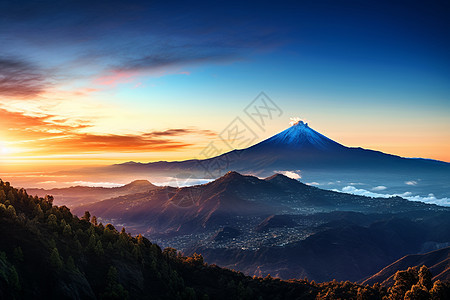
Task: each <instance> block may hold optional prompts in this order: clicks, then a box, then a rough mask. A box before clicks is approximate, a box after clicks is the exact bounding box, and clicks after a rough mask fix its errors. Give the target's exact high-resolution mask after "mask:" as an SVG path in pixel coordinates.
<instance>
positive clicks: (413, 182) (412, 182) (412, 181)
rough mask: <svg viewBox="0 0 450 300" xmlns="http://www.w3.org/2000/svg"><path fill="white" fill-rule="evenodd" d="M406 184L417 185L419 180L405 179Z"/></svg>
mask: <svg viewBox="0 0 450 300" xmlns="http://www.w3.org/2000/svg"><path fill="white" fill-rule="evenodd" d="M405 184H406V185H417V181H415V180H410V181H405Z"/></svg>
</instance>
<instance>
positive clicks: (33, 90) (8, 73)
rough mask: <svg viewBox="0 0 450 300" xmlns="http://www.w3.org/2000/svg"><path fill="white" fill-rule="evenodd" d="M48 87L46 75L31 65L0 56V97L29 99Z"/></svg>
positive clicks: (16, 59)
mask: <svg viewBox="0 0 450 300" xmlns="http://www.w3.org/2000/svg"><path fill="white" fill-rule="evenodd" d="M49 85H50V83H49V81H48V78H47V74H46V73H45V72H44V71H43V70H41V69H39V68H38V67H36V66H34V65H33V64H31V63H29V62H27V61H24V60H21V59H18V58H13V57H4V56H3V57H2V56H0V97H1V96H5V97H12V98H31V97H35V96H37V95H39V94H41V93H42V92H43V91H44V90H45V89H46V88H47V87H48V86H49Z"/></svg>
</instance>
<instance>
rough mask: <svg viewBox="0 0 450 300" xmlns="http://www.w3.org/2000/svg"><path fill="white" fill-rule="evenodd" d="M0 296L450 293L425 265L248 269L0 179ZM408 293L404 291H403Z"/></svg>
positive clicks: (409, 296)
mask: <svg viewBox="0 0 450 300" xmlns="http://www.w3.org/2000/svg"><path fill="white" fill-rule="evenodd" d="M0 228H1V231H0V232H1V233H0V299H383V298H386V299H403V298H405V299H431V298H432V299H448V298H449V295H450V284H449V283H448V282H444V283H443V282H440V281H436V282H434V283H433V282H432V279H431V278H432V275H431V274H430V273H429V271H428V269H427V268H426V267H422V268H420V270H418V269H409V270H408V271H403V272H397V274H396V276H395V284H394V286H393V287H391V288H389V289H387V288H385V287H382V286H381V285H379V284H374V285H373V286H368V285H366V286H364V285H359V284H356V283H352V282H336V281H332V282H327V283H321V284H316V283H314V282H309V281H308V280H307V279H301V280H289V281H284V280H280V279H276V278H272V277H270V276H267V277H266V278H258V277H253V278H252V277H248V276H245V275H243V274H242V273H239V272H234V271H231V270H227V269H222V268H219V267H217V266H214V265H206V264H205V263H204V262H203V258H202V256H200V255H196V254H194V255H193V256H191V257H185V256H182V255H181V254H179V253H178V252H177V251H176V250H175V249H172V248H167V249H165V250H161V249H160V248H159V247H158V246H157V245H156V244H153V243H151V242H150V241H149V240H147V239H146V238H144V237H142V236H141V235H137V236H135V237H132V236H131V235H130V234H128V233H126V231H125V230H124V229H122V230H121V231H120V232H119V231H117V230H116V229H115V228H114V227H113V226H112V225H111V224H107V225H106V226H104V225H103V224H101V223H97V219H96V218H95V217H91V216H90V214H89V213H88V212H86V213H85V214H84V216H83V217H82V218H78V217H77V216H74V215H72V213H71V212H70V210H69V209H68V208H67V207H65V206H60V207H58V206H54V205H53V198H52V197H51V196H47V197H45V198H38V197H32V196H29V195H28V194H27V193H26V191H25V190H23V189H20V190H19V189H15V188H13V187H11V186H10V184H9V183H8V182H6V183H4V182H3V181H1V180H0ZM405 295H406V296H405Z"/></svg>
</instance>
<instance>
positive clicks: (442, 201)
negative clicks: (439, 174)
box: [334, 185, 450, 206]
mask: <svg viewBox="0 0 450 300" xmlns="http://www.w3.org/2000/svg"><path fill="white" fill-rule="evenodd" d="M334 191H337V192H342V193H348V194H354V195H360V196H367V197H378V198H389V197H396V196H398V197H402V198H405V199H408V200H410V201H420V202H425V203H430V204H437V205H442V206H450V198H436V196H435V195H434V194H428V195H427V196H420V195H413V194H412V193H411V192H404V193H396V194H382V193H374V192H371V191H368V190H365V189H357V188H355V187H354V186H350V185H348V186H345V187H343V188H342V189H341V190H338V189H335V190H334Z"/></svg>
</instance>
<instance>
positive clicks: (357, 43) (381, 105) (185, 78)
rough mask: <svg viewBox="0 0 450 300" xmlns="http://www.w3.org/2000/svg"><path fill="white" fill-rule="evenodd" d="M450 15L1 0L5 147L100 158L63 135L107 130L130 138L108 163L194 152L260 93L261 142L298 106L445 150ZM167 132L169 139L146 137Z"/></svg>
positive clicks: (380, 139) (344, 131)
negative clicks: (279, 114)
mask: <svg viewBox="0 0 450 300" xmlns="http://www.w3.org/2000/svg"><path fill="white" fill-rule="evenodd" d="M448 15H450V4H449V3H448V2H446V1H427V2H424V1H339V2H338V1H279V2H264V1H258V2H250V1H246V2H233V1H214V2H206V1H205V2H189V3H186V2H181V1H180V2H176V1H154V2H151V3H150V2H147V1H127V2H125V1H65V0H62V1H2V2H1V3H0V26H1V28H2V29H1V31H0V44H1V45H2V47H0V78H2V80H1V81H0V109H1V110H3V114H4V115H5V117H4V118H3V121H1V122H3V124H1V125H3V128H4V129H3V131H2V132H0V138H1V139H2V141H3V142H2V143H3V144H4V145H5V146H3V148H4V149H8V151H6V150H5V151H4V152H5V153H6V152H8V153H10V155H11V156H12V155H13V154H14V155H15V157H16V160H17V161H20V160H23V159H25V160H26V158H27V157H28V158H30V157H31V158H32V157H35V158H36V157H41V156H43V155H44V152H45V151H47V152H48V150H44V147H46V149H48V146H49V145H50V146H53V147H54V148H55V149H57V150H55V151H53V152H51V153H47V154H48V157H52V155H53V156H55V155H66V156H69V157H70V155H73V154H74V153H77V155H78V154H79V153H80V152H81V153H85V152H86V154H89V155H92V154H93V152H95V153H104V151H107V150H106V148H105V147H103V144H102V145H101V147H99V148H98V151H97V150H96V148H95V145H94V147H93V146H92V143H91V142H89V147H88V148H89V149H87V150H83V149H80V148H79V147H72V148H71V147H70V146H69V145H70V143H72V144H79V142H80V141H83V139H87V140H89V141H90V138H95V137H98V136H110V135H114V137H113V138H114V141H117V140H119V139H120V138H123V139H124V140H126V141H127V143H128V147H129V148H130V149H128V148H126V147H127V145H126V144H125V143H123V144H120V145H119V144H114V143H113V144H112V145H111V151H110V153H115V154H111V157H110V160H111V161H122V160H129V159H128V157H127V155H128V154H130V153H134V154H133V155H131V157H134V158H136V159H137V160H141V161H148V160H152V159H163V158H167V159H171V158H173V159H175V158H189V157H190V156H192V152H193V151H194V150H193V149H195V148H196V147H197V148H198V147H201V146H202V145H204V144H206V143H208V141H209V140H210V139H211V137H212V135H209V134H206V135H205V134H204V131H203V130H210V131H211V132H216V133H218V132H220V131H221V130H222V129H223V128H224V127H225V126H226V125H227V124H228V123H229V122H230V121H231V120H232V119H233V118H234V117H235V116H238V115H240V114H242V110H243V108H244V107H245V106H246V105H247V104H248V103H249V102H250V101H252V99H253V98H254V97H255V96H256V95H258V93H259V92H260V91H265V92H266V93H267V94H268V95H269V96H270V97H271V98H272V99H273V100H274V101H276V103H277V104H278V105H279V106H280V107H281V108H282V109H283V111H284V115H283V118H280V119H277V120H274V121H273V122H272V123H270V126H269V127H268V128H267V130H265V131H264V132H259V133H258V134H259V136H260V138H261V139H263V138H266V137H268V136H270V135H272V134H275V133H276V132H279V131H281V130H283V129H284V128H285V127H286V126H287V124H288V121H289V117H300V118H304V119H306V120H308V121H309V122H310V124H311V126H312V127H313V128H315V129H316V130H319V131H320V132H322V133H324V134H326V135H327V136H329V137H330V138H333V139H335V140H337V141H339V142H341V143H343V144H346V145H349V146H362V147H366V148H373V149H377V150H382V151H385V152H390V153H394V154H399V155H403V156H422V157H431V158H437V159H442V160H446V161H450V156H448V154H447V153H450V144H449V140H450V133H449V132H450V121H449V117H448V115H449V112H450V58H449V54H448V53H450V51H449V46H450V39H449V38H448V37H449V36H450V34H449V33H450V32H449V30H450V18H448ZM19 116H20V118H21V119H20V120H21V121H20V122H18V121H17V120H18V118H19ZM36 118H38V119H39V122H41V123H39V122H38V120H37V119H36ZM30 124H31V125H30ZM174 128H178V129H180V128H184V129H186V128H187V129H189V130H187V131H186V132H187V136H181V134H179V131H177V134H176V136H173V135H170V134H172V131H167V130H170V129H174ZM194 128H195V129H196V130H198V134H195V133H194V131H193V129H194ZM12 129H13V130H12ZM164 130H166V131H167V132H169V133H170V134H169V133H168V134H167V136H166V137H165V138H164V139H161V140H158V141H159V142H160V143H161V145H163V144H164V143H168V144H170V147H169V148H167V149H164V148H160V147H159V148H157V149H156V148H155V149H152V148H149V147H146V146H144V147H141V146H140V145H141V144H140V143H141V142H149V143H150V144H151V143H153V142H155V141H154V140H150V138H149V135H148V133H151V132H154V131H164ZM145 134H147V135H146V136H145V138H142V136H143V135H145ZM193 135H195V136H193ZM158 137H161V135H158ZM43 138H45V139H46V140H49V139H51V140H58V141H60V140H64V141H65V144H64V146H63V145H61V144H48V143H47V142H46V144H45V145H44V144H43V143H41V142H38V141H42V139H43ZM130 138H131V140H133V141H135V140H138V141H139V144H134V143H133V142H131V141H130ZM152 138H153V137H152ZM29 140H32V141H35V142H32V143H28V142H26V143H28V144H29V145H30V146H23V145H24V144H26V143H25V141H29ZM186 140H195V141H196V142H195V144H196V147H195V146H193V145H190V146H188V145H187V143H186V142H185V141H186ZM158 141H156V142H158ZM183 141H184V142H183ZM105 143H108V142H105ZM177 143H179V144H178V145H180V147H179V148H176V147H174V146H173V145H177ZM192 144H194V143H192ZM119 146H120V147H119ZM139 147H141V148H139ZM133 149H134V150H133ZM162 149H164V151H162ZM133 151H135V152H133ZM120 153H122V154H120ZM123 153H127V155H124V154H123ZM118 154H120V155H118ZM129 156H130V155H129Z"/></svg>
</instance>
